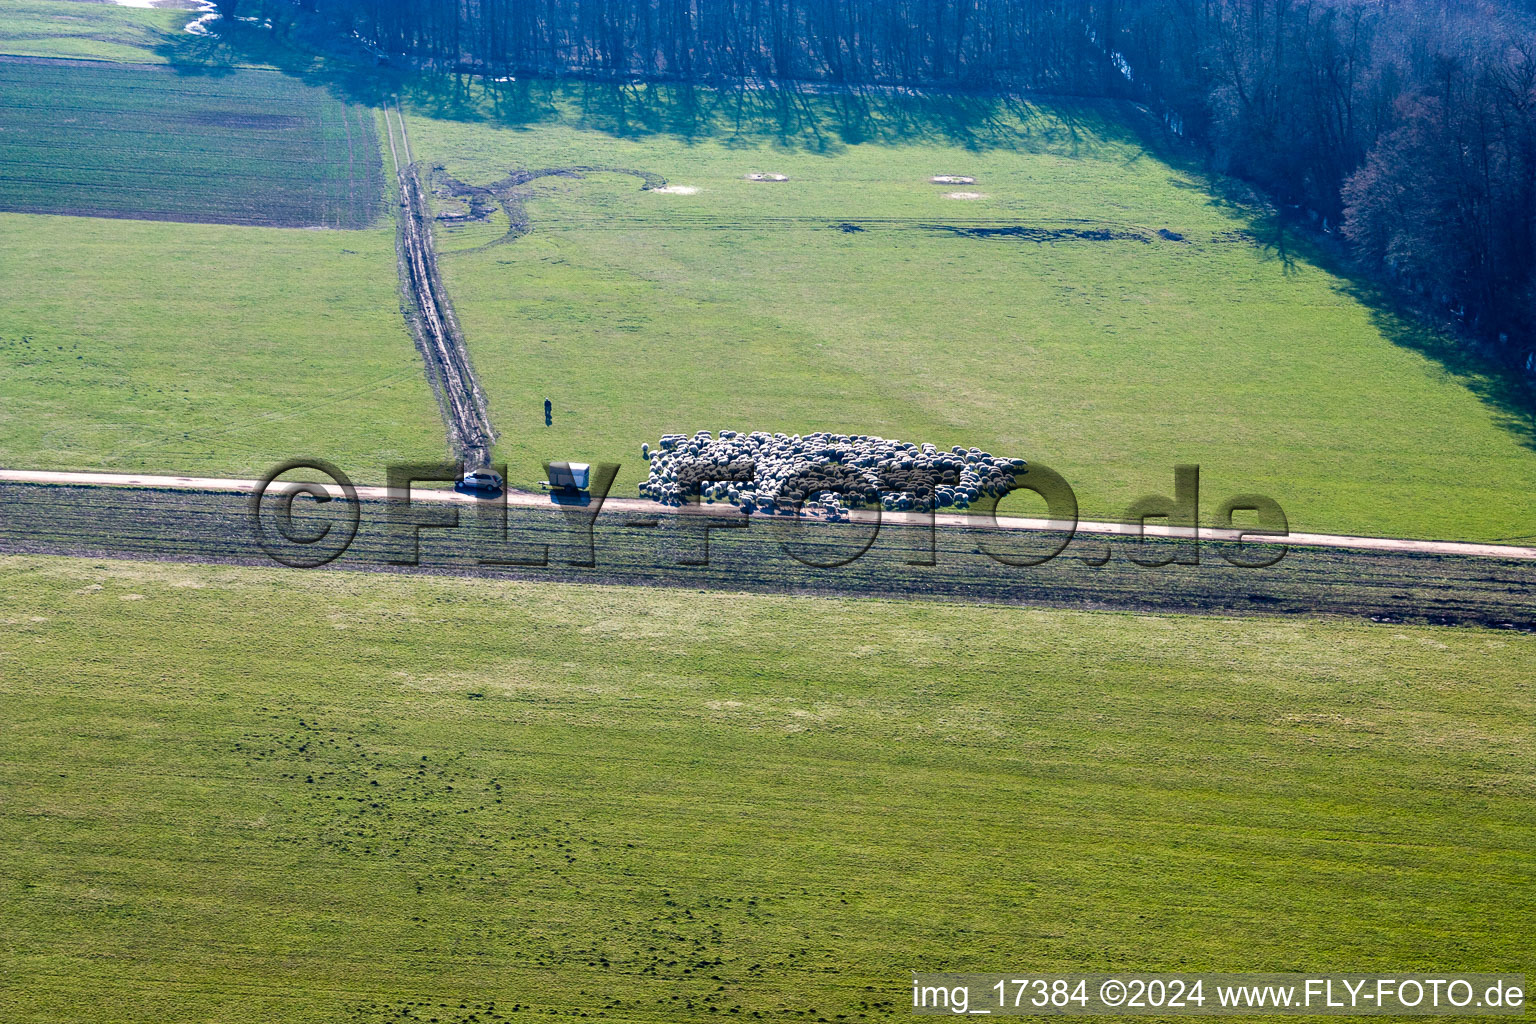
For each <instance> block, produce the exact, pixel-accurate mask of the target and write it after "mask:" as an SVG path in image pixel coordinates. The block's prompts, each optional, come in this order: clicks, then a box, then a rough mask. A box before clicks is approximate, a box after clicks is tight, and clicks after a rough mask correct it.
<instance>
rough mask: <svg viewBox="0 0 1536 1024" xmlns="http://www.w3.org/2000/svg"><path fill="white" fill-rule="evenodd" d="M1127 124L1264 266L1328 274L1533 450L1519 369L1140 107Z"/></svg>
mask: <svg viewBox="0 0 1536 1024" xmlns="http://www.w3.org/2000/svg"><path fill="white" fill-rule="evenodd" d="M1129 124H1130V125H1131V127H1132V129H1133V131H1134V133H1135V135H1136V137H1137V138H1138V140H1139V141H1140V143H1141V146H1142V148H1143V149H1144V150H1145V151H1147V152H1150V153H1154V154H1156V155H1157V156H1158V157H1159V158H1160V159H1162V161H1163V162H1164V163H1166V164H1168V165H1169V166H1170V167H1171V168H1173V169H1174V171H1175V172H1176V174H1177V175H1178V177H1176V178H1174V179H1172V184H1174V185H1175V186H1176V187H1179V188H1186V189H1194V190H1198V191H1200V192H1202V193H1204V194H1205V195H1207V196H1208V197H1209V199H1208V202H1209V205H1211V206H1212V207H1213V208H1216V209H1220V210H1222V211H1224V212H1226V213H1229V214H1232V215H1234V216H1236V217H1238V218H1240V219H1241V220H1243V221H1245V222H1246V228H1245V230H1244V233H1245V234H1246V235H1247V236H1248V238H1249V239H1250V240H1251V241H1252V242H1253V244H1254V245H1255V246H1257V247H1258V248H1259V250H1260V251H1261V253H1262V254H1263V255H1264V257H1265V258H1266V259H1271V260H1274V261H1276V262H1278V264H1279V266H1280V270H1281V273H1282V274H1285V275H1290V274H1294V273H1296V272H1297V271H1298V269H1299V265H1301V264H1306V265H1308V266H1312V267H1316V268H1317V269H1319V270H1321V271H1323V272H1324V273H1327V274H1329V275H1331V276H1332V277H1333V278H1334V279H1335V280H1337V281H1338V282H1339V291H1340V292H1341V294H1344V295H1346V296H1348V297H1349V298H1351V299H1353V300H1354V301H1356V302H1358V303H1360V304H1361V305H1362V306H1363V307H1365V309H1366V310H1367V312H1368V314H1369V317H1370V321H1371V325H1372V326H1373V327H1375V328H1376V330H1378V331H1379V332H1380V333H1381V335H1382V337H1384V338H1386V339H1387V340H1389V341H1391V342H1392V343H1393V344H1394V345H1396V346H1398V347H1399V348H1404V349H1407V350H1409V351H1411V352H1417V353H1418V354H1419V355H1421V356H1424V357H1425V358H1426V359H1429V360H1430V361H1431V362H1433V363H1435V364H1436V365H1438V366H1439V367H1440V369H1441V370H1442V371H1444V372H1445V373H1446V374H1447V375H1448V376H1449V377H1451V378H1452V379H1454V380H1455V381H1456V382H1457V383H1459V384H1460V385H1461V386H1462V387H1465V388H1466V389H1467V390H1468V391H1470V392H1472V394H1474V395H1476V396H1477V397H1478V399H1479V400H1480V401H1481V402H1482V403H1483V404H1484V405H1485V406H1486V407H1487V408H1488V409H1489V411H1490V413H1491V414H1492V417H1493V421H1494V423H1495V424H1496V425H1498V426H1499V427H1501V428H1502V429H1504V430H1507V431H1508V432H1509V433H1510V434H1512V435H1513V436H1514V437H1515V439H1516V440H1517V442H1518V443H1519V444H1520V445H1521V446H1522V447H1524V448H1527V449H1530V450H1531V451H1536V387H1533V386H1532V383H1531V382H1530V380H1529V379H1528V378H1527V377H1526V376H1525V375H1524V374H1523V373H1522V372H1521V371H1520V370H1519V368H1517V367H1513V366H1511V365H1509V363H1508V362H1507V361H1506V360H1505V359H1503V358H1501V357H1500V355H1499V354H1498V353H1496V352H1494V351H1491V350H1490V348H1489V347H1488V345H1487V344H1486V343H1484V342H1481V341H1478V340H1477V339H1475V338H1472V337H1469V336H1467V335H1466V334H1465V333H1464V332H1461V331H1459V330H1457V329H1456V328H1455V327H1454V325H1449V324H1447V325H1445V326H1437V325H1436V322H1435V321H1437V320H1438V321H1442V322H1443V321H1444V320H1445V314H1443V313H1440V314H1438V315H1437V314H1436V311H1434V310H1431V309H1427V308H1418V307H1415V306H1412V305H1410V303H1409V302H1408V301H1406V300H1405V299H1404V298H1403V297H1402V296H1398V295H1394V294H1393V293H1392V292H1391V291H1390V290H1389V289H1388V288H1386V287H1384V286H1383V285H1381V284H1379V283H1378V282H1376V281H1373V280H1372V279H1371V278H1370V276H1369V275H1368V274H1366V273H1364V272H1363V271H1362V270H1361V269H1360V268H1359V267H1358V266H1356V265H1354V263H1353V262H1352V261H1351V260H1350V259H1349V257H1348V255H1347V254H1345V253H1344V252H1343V251H1342V249H1341V247H1340V246H1339V245H1338V244H1336V243H1332V244H1330V243H1329V242H1328V241H1327V236H1319V235H1317V234H1315V233H1314V232H1313V231H1312V230H1311V229H1309V228H1308V227H1306V226H1304V225H1301V224H1297V223H1293V222H1292V221H1291V220H1289V219H1288V218H1287V217H1286V216H1285V215H1284V214H1283V213H1280V212H1278V211H1276V210H1275V209H1274V207H1273V206H1272V205H1271V204H1270V203H1269V202H1268V201H1267V200H1265V199H1264V197H1263V196H1262V195H1261V194H1260V193H1258V192H1257V191H1256V190H1255V189H1254V188H1253V187H1252V186H1250V185H1248V184H1246V183H1245V182H1243V181H1241V180H1239V179H1236V178H1230V177H1225V176H1222V175H1217V174H1213V173H1211V172H1210V171H1209V169H1207V168H1206V167H1205V166H1204V165H1203V164H1202V162H1201V160H1200V157H1199V155H1198V154H1197V153H1195V152H1194V151H1193V149H1192V148H1191V147H1190V146H1188V145H1187V144H1185V143H1183V142H1182V141H1180V140H1178V139H1176V138H1174V137H1172V136H1171V135H1170V134H1169V133H1168V132H1167V131H1166V130H1165V129H1164V128H1163V127H1162V126H1161V125H1160V124H1159V123H1158V122H1157V120H1156V118H1155V117H1154V116H1153V115H1151V113H1150V112H1147V111H1145V110H1144V109H1140V108H1138V113H1137V116H1134V117H1132V118H1131V119H1130V120H1129Z"/></svg>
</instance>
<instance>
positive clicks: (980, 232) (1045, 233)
mask: <svg viewBox="0 0 1536 1024" xmlns="http://www.w3.org/2000/svg"><path fill="white" fill-rule="evenodd" d="M922 226H923V227H924V228H927V229H928V230H929V231H947V232H949V233H950V234H953V235H960V236H962V237H965V238H1017V239H1021V240H1022V241H1025V242H1042V243H1043V242H1148V241H1151V239H1149V238H1148V237H1147V236H1146V235H1144V234H1142V233H1141V232H1140V231H1123V230H1119V231H1117V230H1114V229H1111V228H1038V227H1030V226H1029V225H1027V224H1008V225H1001V226H998V227H971V226H967V225H962V224H924V225H922Z"/></svg>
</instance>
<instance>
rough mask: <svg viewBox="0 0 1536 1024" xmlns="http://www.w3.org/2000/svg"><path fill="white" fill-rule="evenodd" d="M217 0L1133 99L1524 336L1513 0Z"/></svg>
mask: <svg viewBox="0 0 1536 1024" xmlns="http://www.w3.org/2000/svg"><path fill="white" fill-rule="evenodd" d="M219 4H220V8H221V10H223V11H224V12H225V13H226V14H237V13H238V14H242V15H247V16H249V15H252V14H260V15H262V16H270V17H273V18H274V20H275V21H277V22H279V23H280V24H281V23H283V22H291V21H293V20H294V19H296V18H302V17H304V16H306V15H309V16H312V17H313V16H318V17H319V18H322V19H324V20H325V21H326V22H328V23H330V24H331V25H332V26H334V27H335V28H338V29H340V30H341V31H343V32H344V33H347V34H349V35H353V36H356V37H357V38H359V39H361V40H362V41H363V42H364V43H366V44H367V45H368V46H369V47H371V48H373V49H375V50H376V52H380V53H382V54H388V55H405V56H406V57H408V58H409V59H411V60H413V61H419V62H424V63H428V64H431V65H433V66H437V67H441V68H446V69H454V70H458V71H461V72H463V71H468V72H473V73H480V74H487V75H492V76H499V75H508V74H518V73H530V72H531V73H541V74H577V75H585V76H595V77H617V78H649V79H674V80H686V81H696V82H718V81H741V80H749V81H750V80H802V81H806V80H808V81H817V82H827V83H843V84H902V85H934V86H964V87H972V88H988V89H1001V90H1034V91H1049V92H1058V93H1070V94H1077V95H1103V96H1114V97H1121V98H1131V99H1135V100H1137V101H1139V102H1142V103H1145V104H1146V105H1148V106H1149V107H1151V108H1153V109H1154V110H1156V111H1157V112H1159V113H1160V114H1161V115H1162V116H1163V117H1164V119H1165V121H1166V122H1167V124H1168V125H1169V126H1170V127H1171V128H1172V130H1174V131H1175V132H1176V133H1177V134H1179V135H1180V136H1182V137H1183V138H1184V139H1186V140H1187V141H1188V142H1189V143H1191V144H1192V145H1194V146H1196V147H1198V148H1199V149H1200V150H1201V151H1202V152H1203V154H1204V155H1205V156H1206V157H1207V158H1208V159H1209V160H1210V162H1211V163H1212V164H1213V166H1214V167H1215V169H1217V170H1219V171H1223V172H1226V173H1231V174H1235V175H1238V176H1240V177H1242V178H1245V179H1247V180H1249V181H1251V182H1254V183H1256V184H1257V185H1259V186H1260V187H1262V188H1263V189H1264V190H1265V191H1267V192H1268V193H1269V194H1270V195H1272V196H1273V197H1274V199H1275V200H1276V202H1277V203H1278V204H1279V206H1280V207H1281V209H1282V210H1283V211H1286V212H1288V213H1290V214H1291V215H1293V216H1297V217H1301V218H1304V219H1306V220H1309V221H1312V222H1314V223H1315V225H1316V226H1317V228H1318V229H1319V230H1325V231H1328V232H1332V233H1335V234H1336V235H1338V236H1341V237H1343V238H1344V239H1347V240H1348V242H1349V243H1351V244H1352V246H1353V248H1354V250H1355V252H1356V253H1357V254H1358V256H1359V257H1360V259H1361V260H1362V261H1363V262H1364V263H1365V264H1366V265H1368V266H1369V267H1371V268H1372V269H1374V270H1375V271H1377V272H1379V273H1380V274H1381V275H1382V276H1383V277H1384V278H1385V279H1387V280H1390V281H1392V282H1394V283H1395V284H1397V285H1399V286H1401V287H1402V288H1404V289H1406V290H1407V291H1410V292H1418V293H1421V294H1423V295H1425V296H1426V297H1428V298H1429V299H1430V300H1432V301H1433V302H1434V303H1436V304H1438V305H1439V306H1441V307H1442V308H1445V309H1449V310H1451V311H1453V312H1454V313H1455V314H1456V315H1457V316H1458V317H1460V318H1461V319H1462V321H1463V322H1464V324H1465V325H1466V327H1467V328H1468V329H1469V330H1472V331H1475V332H1477V333H1479V334H1481V335H1483V336H1485V337H1488V338H1490V339H1495V340H1499V343H1500V345H1501V348H1502V351H1503V352H1504V353H1505V355H1506V356H1507V357H1508V358H1509V359H1511V360H1512V361H1515V362H1518V363H1520V364H1522V365H1524V364H1525V363H1526V362H1527V361H1528V360H1529V357H1530V354H1531V352H1532V351H1533V349H1536V340H1533V337H1536V331H1533V329H1536V34H1533V31H1532V27H1531V20H1530V18H1531V14H1532V11H1533V10H1536V0H219ZM258 9H259V10H258ZM1531 362H1532V364H1533V366H1536V360H1531Z"/></svg>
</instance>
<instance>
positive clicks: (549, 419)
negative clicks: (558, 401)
mask: <svg viewBox="0 0 1536 1024" xmlns="http://www.w3.org/2000/svg"><path fill="white" fill-rule="evenodd" d="M554 412H555V407H554V406H553V405H552V404H551V403H550V401H549V399H547V398H546V399H544V425H545V426H546V427H547V426H549V425H550V424H551V423H553V422H554V421H555V417H554Z"/></svg>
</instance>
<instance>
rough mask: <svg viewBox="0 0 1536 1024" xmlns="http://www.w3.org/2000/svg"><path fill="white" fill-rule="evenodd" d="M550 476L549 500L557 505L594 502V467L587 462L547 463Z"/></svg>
mask: <svg viewBox="0 0 1536 1024" xmlns="http://www.w3.org/2000/svg"><path fill="white" fill-rule="evenodd" d="M545 468H546V471H547V472H548V474H549V483H547V484H545V486H546V487H547V488H549V500H550V501H553V502H554V503H555V504H556V505H585V504H587V503H588V502H589V501H591V500H592V495H590V494H588V493H587V488H588V487H590V486H592V466H591V464H589V463H586V462H549V463H545Z"/></svg>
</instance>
